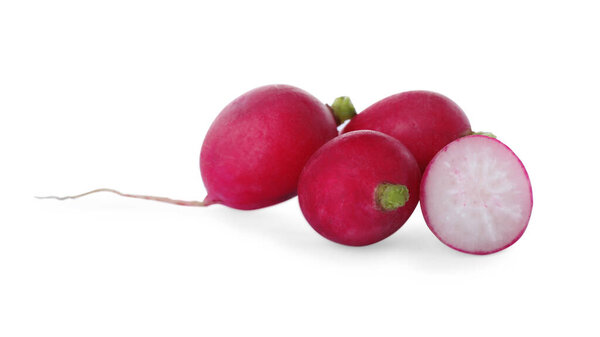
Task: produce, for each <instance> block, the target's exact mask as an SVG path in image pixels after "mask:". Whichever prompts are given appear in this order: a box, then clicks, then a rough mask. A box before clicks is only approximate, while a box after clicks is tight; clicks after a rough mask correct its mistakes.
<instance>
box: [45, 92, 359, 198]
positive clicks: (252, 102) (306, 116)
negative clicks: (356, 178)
mask: <svg viewBox="0 0 600 337" xmlns="http://www.w3.org/2000/svg"><path fill="white" fill-rule="evenodd" d="M354 114H356V113H355V111H354V107H353V106H352V102H350V99H349V98H347V97H340V98H338V99H336V100H335V102H334V103H333V104H332V106H331V107H329V106H327V105H325V104H323V103H321V102H319V101H318V100H317V99H316V98H315V97H313V96H312V95H310V94H309V93H307V92H305V91H303V90H301V89H298V88H295V87H292V86H289V85H267V86H263V87H259V88H256V89H254V90H251V91H249V92H247V93H245V94H243V95H241V96H240V97H238V98H236V99H235V100H234V101H233V102H231V103H229V105H227V106H226V107H225V108H224V109H223V111H221V113H220V114H219V115H218V116H217V118H216V120H215V121H214V122H213V123H212V125H211V127H210V129H209V130H208V133H207V134H206V138H205V139H204V143H203V144H202V150H201V154H200V171H201V174H202V180H203V181H204V185H205V187H206V190H207V192H208V195H207V197H206V198H205V199H204V201H183V200H173V199H169V198H164V197H155V196H146V195H136V194H125V193H121V192H118V191H116V190H113V189H106V188H101V189H97V190H94V191H90V192H87V193H84V194H80V195H76V196H68V197H54V196H53V197H49V198H55V199H73V198H78V197H81V196H84V195H87V194H90V193H95V192H112V193H116V194H119V195H121V196H125V197H131V198H140V199H149V200H155V201H162V202H168V203H172V204H178V205H184V206H208V205H212V204H223V205H226V206H229V207H232V208H237V209H242V210H250V209H256V208H261V207H266V206H270V205H273V204H276V203H279V202H282V201H284V200H287V199H289V198H291V197H293V196H294V195H296V188H297V184H298V178H299V175H300V172H301V171H302V168H303V167H304V164H305V163H306V161H307V160H308V159H309V158H310V156H311V155H312V154H313V153H314V152H315V151H316V150H317V149H318V148H319V147H321V145H323V144H325V143H326V142H327V141H329V140H330V139H332V138H334V137H336V136H337V135H338V131H337V125H339V124H340V123H342V122H343V121H344V120H346V119H349V118H351V117H352V116H353V115H354Z"/></svg>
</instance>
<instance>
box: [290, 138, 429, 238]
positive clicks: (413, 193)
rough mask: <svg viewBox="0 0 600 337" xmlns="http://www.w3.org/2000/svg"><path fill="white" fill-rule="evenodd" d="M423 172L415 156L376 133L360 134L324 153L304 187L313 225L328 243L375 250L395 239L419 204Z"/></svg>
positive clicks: (301, 193) (305, 174)
mask: <svg viewBox="0 0 600 337" xmlns="http://www.w3.org/2000/svg"><path fill="white" fill-rule="evenodd" d="M420 178H421V172H420V170H419V166H418V164H417V162H416V161H415V159H414V157H413V155H412V154H411V153H410V151H409V150H408V149H407V148H406V147H405V146H404V145H402V143H400V142H399V141H397V140H396V139H394V138H392V137H390V136H387V135H385V134H382V133H380V132H375V131H355V132H350V133H347V134H344V135H342V136H340V137H337V138H335V139H333V140H331V141H330V142H328V143H327V144H325V145H324V146H323V147H321V148H320V149H319V150H318V151H317V152H316V153H315V154H314V155H313V156H312V157H311V158H310V160H309V161H308V163H307V164H306V166H305V167H304V170H303V171H302V174H301V176H300V181H299V183H298V201H299V203H300V208H301V209H302V213H303V214H304V217H305V218H306V220H307V221H308V222H309V224H310V225H311V226H312V227H313V228H314V229H315V230H316V231H317V232H318V233H319V234H321V235H322V236H324V237H325V238H327V239H329V240H331V241H334V242H337V243H340V244H344V245H350V246H364V245H369V244H372V243H375V242H378V241H380V240H383V239H385V238H386V237H388V236H390V235H391V234H393V233H394V232H395V231H397V230H398V229H399V228H400V227H401V226H402V225H403V224H404V223H405V222H406V220H408V218H409V217H410V215H411V214H412V212H413V211H414V209H415V207H416V206H417V203H418V202H419V180H420Z"/></svg>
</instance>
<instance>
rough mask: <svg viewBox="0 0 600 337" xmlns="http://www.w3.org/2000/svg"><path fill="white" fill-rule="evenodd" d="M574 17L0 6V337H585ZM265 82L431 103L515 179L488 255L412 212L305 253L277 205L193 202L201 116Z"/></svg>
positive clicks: (594, 280)
mask: <svg viewBox="0 0 600 337" xmlns="http://www.w3.org/2000/svg"><path fill="white" fill-rule="evenodd" d="M599 13H600V11H599V10H598V9H597V8H596V7H594V1H589V2H583V1H568V2H567V1H564V2H554V1H539V2H533V1H503V2H497V3H495V4H492V3H491V2H484V1H472V2H466V1H448V2H441V1H440V2H432V1H410V2H400V1H390V2H380V1H361V2H356V3H354V2H352V1H339V2H327V1H303V2H296V3H291V2H284V1H219V2H217V1H215V2H211V3H205V2H198V1H124V0H118V1H24V0H21V1H10V0H9V1H3V2H2V3H1V5H0V113H1V116H2V117H1V122H0V144H1V145H0V146H1V158H2V163H1V166H0V170H1V175H0V183H1V185H0V188H1V190H0V199H1V200H0V335H1V336H250V335H252V336H315V335H328V336H375V335H390V336H391V335H404V336H424V335H428V336H433V335H435V336H440V335H447V336H506V335H510V336H513V335H530V336H531V335H544V336H548V335H550V334H556V335H561V336H566V335H569V336H598V335H599V334H600V328H599V323H598V316H599V311H600V309H599V301H600V295H599V290H598V287H599V285H600V277H599V265H600V263H599V262H598V258H599V257H600V254H599V252H600V248H599V247H600V244H598V238H599V237H600V221H599V220H598V215H597V214H598V208H599V201H600V198H599V197H598V195H599V194H598V190H599V188H600V184H599V179H598V171H599V169H600V167H599V165H598V145H599V141H598V133H597V131H598V126H597V125H598V115H599V114H600V96H599V95H600V80H599V78H600V66H599V61H600V47H599V45H600V43H599V41H600V37H599V35H600V34H599V32H600V20H599V19H598V17H599ZM270 83H287V84H292V85H295V86H298V87H300V88H303V89H305V90H307V91H309V92H310V93H312V94H313V95H315V96H316V97H318V98H319V99H321V100H322V101H323V102H331V101H332V100H333V99H334V98H335V97H337V96H340V95H349V96H350V97H351V98H352V99H353V101H354V103H355V105H356V107H357V108H358V109H359V110H362V109H364V108H366V107H367V106H369V105H370V104H372V103H374V102H376V101H377V100H379V99H382V98H384V97H386V96H388V95H391V94H394V93H398V92H402V91H406V90H412V89H428V90H433V91H438V92H440V93H443V94H445V95H447V96H448V97H450V98H452V99H453V100H454V101H456V102H457V103H458V104H459V105H460V106H461V107H462V108H463V109H464V110H465V112H466V113H467V115H468V116H469V118H470V120H471V124H472V125H473V129H475V130H483V131H492V132H494V133H496V134H497V135H498V136H499V139H501V140H502V141H504V142H505V143H506V144H507V145H508V146H510V147H511V148H512V149H513V150H514V151H515V152H516V153H517V155H519V156H520V158H521V159H522V161H523V162H524V164H525V165H526V167H527V169H528V171H529V174H530V176H531V181H532V184H533V191H534V209H533V215H532V217H531V221H530V223H529V227H528V229H527V231H526V232H525V235H524V236H523V237H522V238H521V240H520V241H519V242H517V243H516V244H515V245H514V246H512V247H510V248H509V249H507V250H505V251H503V252H500V253H497V254H493V255H490V256H471V255H466V254H461V253H458V252H456V251H453V250H451V249H450V248H447V247H446V246H444V245H443V244H442V243H440V242H439V241H438V240H437V239H436V238H435V237H434V236H433V234H431V232H430V231H429V230H428V228H427V227H426V225H425V223H424V221H423V218H422V215H421V213H420V210H419V209H417V210H416V211H415V213H414V214H413V216H412V218H411V219H410V220H409V221H408V222H407V223H406V224H405V226H404V227H403V228H402V229H401V230H400V231H399V232H397V233H396V234H395V235H393V236H392V237H390V238H388V239H387V240H384V241H382V242H380V243H378V244H375V245H372V246H369V247H363V248H352V247H344V246H340V245H337V244H334V243H331V242H328V241H327V240H325V239H323V238H321V237H320V236H319V235H317V234H316V233H315V232H314V231H313V230H312V229H311V228H310V226H309V225H308V224H307V223H306V222H305V220H304V218H303V217H302V214H301V212H300V211H299V208H298V205H297V200H296V199H295V198H294V199H292V200H289V201H287V202H285V203H283V204H280V205H277V206H274V207H269V208H266V209H262V210H257V211H246V212H244V211H236V210H232V209H228V208H225V207H222V206H212V207H209V208H205V209H202V208H185V207H178V206H172V205H166V204H160V203H155V202H149V201H141V200H132V199H125V198H119V197H117V196H114V195H109V194H102V195H95V196H90V197H88V198H86V199H80V200H76V201H65V202H58V201H51V200H47V201H40V200H35V199H34V198H33V196H34V195H39V194H42V195H44V194H59V195H60V194H73V193H79V192H83V191H86V190H88V189H91V188H96V187H115V188H118V189H120V190H122V191H125V192H132V193H147V194H155V195H164V196H171V197H177V198H182V199H201V198H202V197H203V196H204V194H205V190H204V187H203V185H202V181H201V178H200V174H199V168H198V155H199V150H200V146H201V144H202V140H203V137H204V135H205V133H206V131H207V129H208V127H209V126H210V123H211V121H212V120H213V119H214V118H215V116H216V115H217V114H218V113H219V111H220V110H221V109H222V108H223V107H224V106H225V105H226V104H227V103H228V102H229V101H231V100H232V99H233V98H235V97H237V96H238V95H240V94H242V93H243V92H245V91H247V90H249V89H252V88H254V87H257V86H260V85H264V84H270Z"/></svg>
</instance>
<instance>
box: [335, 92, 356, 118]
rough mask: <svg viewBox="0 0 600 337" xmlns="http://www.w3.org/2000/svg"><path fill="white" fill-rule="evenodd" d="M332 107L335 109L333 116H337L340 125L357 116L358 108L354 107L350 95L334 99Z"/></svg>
mask: <svg viewBox="0 0 600 337" xmlns="http://www.w3.org/2000/svg"><path fill="white" fill-rule="evenodd" d="M330 108H331V111H333V116H334V117H335V120H336V121H337V123H338V125H339V124H342V123H343V122H344V121H346V120H348V119H350V118H352V117H354V116H356V109H355V108H354V105H353V104H352V101H351V100H350V97H348V96H341V97H338V98H336V99H335V100H334V101H333V104H331V106H330Z"/></svg>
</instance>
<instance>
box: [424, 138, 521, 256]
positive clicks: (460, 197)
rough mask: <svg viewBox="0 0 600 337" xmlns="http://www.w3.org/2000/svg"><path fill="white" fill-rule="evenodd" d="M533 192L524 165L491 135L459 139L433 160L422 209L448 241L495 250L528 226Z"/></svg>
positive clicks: (464, 248)
mask: <svg viewBox="0 0 600 337" xmlns="http://www.w3.org/2000/svg"><path fill="white" fill-rule="evenodd" d="M532 207H533V194H532V190H531V183H530V181H529V176H528V175H527V171H526V170H525V166H523V163H522V162H521V161H520V160H519V158H518V157H517V156H516V155H515V154H514V153H513V151H512V150H511V149H509V148H508V147H507V146H506V145H504V144H503V143H502V142H500V141H499V140H497V139H494V138H490V137H487V136H467V137H463V138H459V139H457V140H455V141H454V142H452V143H450V144H448V145H447V146H446V147H444V148H443V149H442V150H441V151H440V152H439V153H438V154H437V155H436V156H435V157H434V158H433V159H432V160H431V162H430V163H429V166H428V167H427V169H426V171H425V173H424V175H423V179H422V181H421V210H422V211H423V216H424V217H425V221H426V222H427V225H428V226H429V228H430V229H431V231H432V232H433V233H434V234H435V235H436V236H437V237H438V238H439V239H440V240H441V241H442V242H443V243H445V244H446V245H448V246H449V247H451V248H454V249H456V250H458V251H461V252H465V253H471V254H490V253H494V252H497V251H500V250H503V249H505V248H507V247H509V246H511V245H512V244H513V243H515V242H516V241H517V240H518V239H519V238H520V237H521V235H523V232H524V231H525V228H526V227H527V224H528V222H529V218H530V216H531V210H532Z"/></svg>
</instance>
